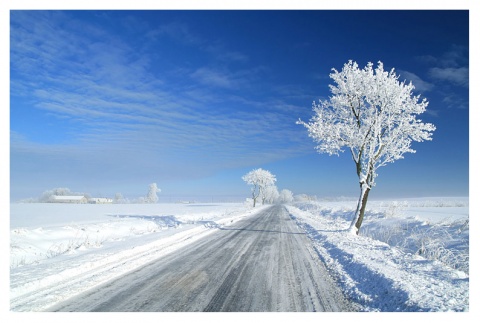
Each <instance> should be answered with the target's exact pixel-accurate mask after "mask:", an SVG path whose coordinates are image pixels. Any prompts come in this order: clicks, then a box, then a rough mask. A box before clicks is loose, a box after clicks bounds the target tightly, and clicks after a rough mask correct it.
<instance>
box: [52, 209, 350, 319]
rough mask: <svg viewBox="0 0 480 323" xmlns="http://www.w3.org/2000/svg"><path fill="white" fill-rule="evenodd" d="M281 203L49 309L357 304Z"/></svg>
mask: <svg viewBox="0 0 480 323" xmlns="http://www.w3.org/2000/svg"><path fill="white" fill-rule="evenodd" d="M310 244H311V242H310V241H309V240H308V238H307V236H306V235H305V233H304V232H302V231H301V230H300V229H299V228H298V226H297V225H296V224H295V222H294V221H293V220H292V219H291V218H290V217H289V214H288V212H287V210H286V209H285V207H283V206H272V207H270V208H267V209H265V210H264V211H263V212H260V213H258V214H257V215H255V216H252V217H249V218H247V219H245V220H243V221H239V222H237V223H236V224H234V225H232V226H228V227H222V228H220V230H218V232H215V233H213V234H211V235H209V236H207V237H205V238H203V239H201V240H199V241H197V242H196V243H192V244H189V245H187V246H185V247H184V248H183V249H181V250H179V252H176V253H173V254H169V255H167V256H165V257H162V258H160V259H158V260H155V261H153V262H151V263H149V264H147V265H146V266H143V267H141V268H138V269H137V270H135V271H132V272H130V273H129V274H127V275H124V276H122V277H120V278H117V279H115V280H113V281H110V282H108V283H105V284H103V285H101V286H99V287H96V288H94V289H91V290H89V291H87V292H84V293H83V294H79V295H77V296H75V297H73V298H71V299H68V300H67V301H64V302H63V303H59V304H57V305H55V306H53V307H51V308H50V309H48V311H81V312H86V311H101V312H107V311H115V312H121V311H128V312H133V311H144V312H154V311H163V312H174V311H181V312H189V311H234V312H241V311H249V312H255V311H257V312H266V311H354V310H355V307H354V305H352V304H350V303H349V302H348V301H347V300H346V299H345V298H344V296H343V294H342V292H341V290H340V289H339V288H338V287H337V285H336V284H335V283H334V282H333V281H332V279H331V278H330V276H329V274H328V272H327V270H326V269H325V267H324V266H323V264H322V263H321V262H320V261H319V259H318V256H317V255H316V254H315V253H314V251H313V249H311V247H310Z"/></svg>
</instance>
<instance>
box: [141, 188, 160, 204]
mask: <svg viewBox="0 0 480 323" xmlns="http://www.w3.org/2000/svg"><path fill="white" fill-rule="evenodd" d="M157 192H158V193H159V192H161V190H160V189H159V188H158V187H157V183H152V184H150V186H149V189H148V194H147V196H146V197H145V199H144V202H145V203H157V202H158V196H157Z"/></svg>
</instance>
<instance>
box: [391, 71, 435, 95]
mask: <svg viewBox="0 0 480 323" xmlns="http://www.w3.org/2000/svg"><path fill="white" fill-rule="evenodd" d="M398 72H399V74H400V79H402V80H403V79H404V80H406V81H407V83H408V82H410V81H411V82H412V84H413V85H414V86H415V89H416V90H417V91H419V92H422V93H423V92H427V91H431V90H432V89H433V88H434V85H433V84H432V83H429V82H427V81H424V80H422V79H421V78H420V77H419V76H418V75H416V74H415V73H411V72H407V71H401V70H399V71H398Z"/></svg>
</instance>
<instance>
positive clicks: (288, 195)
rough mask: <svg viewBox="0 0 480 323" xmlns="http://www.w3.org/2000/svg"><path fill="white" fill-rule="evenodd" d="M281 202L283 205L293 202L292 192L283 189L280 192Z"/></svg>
mask: <svg viewBox="0 0 480 323" xmlns="http://www.w3.org/2000/svg"><path fill="white" fill-rule="evenodd" d="M279 200H280V202H281V203H290V202H292V201H293V193H292V192H291V191H290V190H287V189H283V190H281V191H280V196H279Z"/></svg>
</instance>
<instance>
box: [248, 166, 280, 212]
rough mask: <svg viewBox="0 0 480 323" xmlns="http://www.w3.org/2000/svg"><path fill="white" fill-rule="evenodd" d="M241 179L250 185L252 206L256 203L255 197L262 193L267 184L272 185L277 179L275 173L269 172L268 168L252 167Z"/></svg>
mask: <svg viewBox="0 0 480 323" xmlns="http://www.w3.org/2000/svg"><path fill="white" fill-rule="evenodd" d="M242 179H243V180H244V181H245V182H246V183H247V184H248V185H252V199H253V207H255V205H256V203H257V198H258V197H259V196H260V195H262V196H263V194H264V192H265V191H266V189H267V187H268V186H272V185H274V184H275V181H276V180H277V179H276V178H275V175H273V174H272V173H270V172H269V171H268V170H264V169H261V168H258V169H254V170H252V171H250V172H248V173H247V174H245V175H244V176H242Z"/></svg>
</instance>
